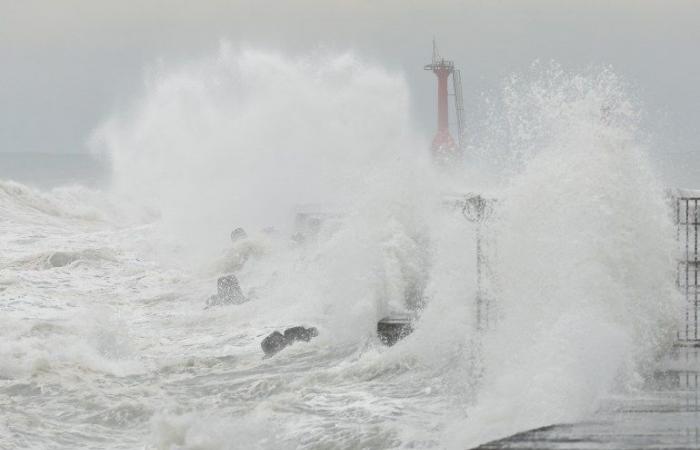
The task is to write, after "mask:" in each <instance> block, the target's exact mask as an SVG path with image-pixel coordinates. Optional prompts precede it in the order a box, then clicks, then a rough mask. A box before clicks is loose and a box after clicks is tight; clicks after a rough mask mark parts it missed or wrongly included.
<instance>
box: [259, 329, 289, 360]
mask: <svg viewBox="0 0 700 450" xmlns="http://www.w3.org/2000/svg"><path fill="white" fill-rule="evenodd" d="M287 345H289V342H288V341H287V339H285V337H284V335H283V334H282V333H280V332H279V331H275V332H273V333H272V334H270V335H269V336H268V337H266V338H265V339H263V341H262V342H261V343H260V346H261V347H262V350H263V352H265V356H267V357H270V356H272V355H274V354H275V353H277V352H279V351H280V350H282V349H283V348H285V347H286V346H287Z"/></svg>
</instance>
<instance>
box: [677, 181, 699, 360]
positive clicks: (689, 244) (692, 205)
mask: <svg viewBox="0 0 700 450" xmlns="http://www.w3.org/2000/svg"><path fill="white" fill-rule="evenodd" d="M675 202H676V238H677V240H678V244H679V246H680V251H681V256H680V259H679V261H678V272H677V273H678V275H677V277H678V278H677V284H678V288H679V289H680V291H681V293H682V294H683V296H684V298H685V304H684V311H683V314H684V318H683V319H684V320H683V322H684V323H682V324H681V326H680V328H679V330H678V342H679V344H682V345H693V346H700V329H698V300H699V297H698V294H700V292H699V289H700V286H699V284H698V271H699V268H700V258H699V256H700V255H698V228H699V227H700V220H699V219H700V209H699V207H700V196H695V195H693V196H683V195H682V194H681V195H678V196H675Z"/></svg>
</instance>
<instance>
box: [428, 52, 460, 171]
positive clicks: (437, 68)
mask: <svg viewBox="0 0 700 450" xmlns="http://www.w3.org/2000/svg"><path fill="white" fill-rule="evenodd" d="M424 68H425V70H430V71H432V72H433V73H434V74H435V75H436V76H437V79H438V84H437V100H438V102H437V132H436V133H435V137H434V138H433V144H432V145H431V152H432V155H433V159H434V161H435V162H437V163H439V164H445V163H449V162H450V161H454V160H455V159H456V158H457V157H458V156H459V154H460V151H461V146H462V145H461V144H462V142H461V141H462V137H463V136H462V133H463V125H462V124H463V122H462V115H463V110H464V108H463V106H462V105H463V103H462V85H461V78H460V74H459V70H455V65H454V62H452V61H448V60H446V59H444V58H442V57H440V54H439V53H438V50H437V46H436V44H435V40H434V39H433V62H432V63H431V64H427V65H426V66H425V67H424ZM450 75H452V82H453V87H454V97H455V111H456V116H457V131H458V136H457V137H458V140H459V145H457V144H456V143H455V141H454V139H452V135H451V134H450V124H449V112H448V111H449V106H448V105H449V103H448V92H447V83H448V80H449V77H450Z"/></svg>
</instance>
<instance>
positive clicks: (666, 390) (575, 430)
mask: <svg viewBox="0 0 700 450" xmlns="http://www.w3.org/2000/svg"><path fill="white" fill-rule="evenodd" d="M699 381H700V349H698V348H681V347H679V348H676V349H674V351H673V352H672V354H670V355H669V357H667V358H665V359H664V361H663V362H662V363H661V364H660V367H659V370H658V371H657V372H656V376H655V377H654V379H653V380H650V382H649V383H648V384H649V386H648V388H647V389H645V390H644V391H641V392H638V393H635V394H634V395H627V396H620V397H615V398H610V399H608V400H607V401H605V402H604V403H603V404H602V405H601V407H600V409H599V411H598V412H597V413H596V414H595V415H594V416H593V417H592V418H591V419H590V420H589V421H585V422H581V423H574V424H559V425H551V426H547V427H542V428H538V429H535V430H530V431H526V432H523V433H518V434H516V435H513V436H510V437H508V438H505V439H500V440H497V441H493V442H490V443H488V444H484V445H482V446H480V447H478V448H479V449H482V450H486V449H576V450H585V449H700V390H699V388H698V382H699Z"/></svg>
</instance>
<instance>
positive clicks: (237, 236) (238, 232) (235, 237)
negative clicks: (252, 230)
mask: <svg viewBox="0 0 700 450" xmlns="http://www.w3.org/2000/svg"><path fill="white" fill-rule="evenodd" d="M247 237H248V233H246V232H245V230H244V229H243V228H236V229H235V230H233V231H232V232H231V242H236V241H239V240H241V239H245V238H247Z"/></svg>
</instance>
